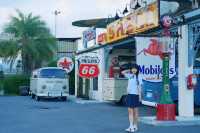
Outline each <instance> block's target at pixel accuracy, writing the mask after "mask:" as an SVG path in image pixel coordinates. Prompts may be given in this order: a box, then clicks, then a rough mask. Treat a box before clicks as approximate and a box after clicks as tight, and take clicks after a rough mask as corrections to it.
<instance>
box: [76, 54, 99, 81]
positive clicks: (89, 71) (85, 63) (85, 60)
mask: <svg viewBox="0 0 200 133" xmlns="http://www.w3.org/2000/svg"><path fill="white" fill-rule="evenodd" d="M79 63H80V66H79V76H80V77H83V78H95V77H97V76H98V75H99V67H98V63H99V58H98V57H91V56H82V57H81V58H80V59H79Z"/></svg>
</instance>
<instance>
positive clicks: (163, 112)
mask: <svg viewBox="0 0 200 133" xmlns="http://www.w3.org/2000/svg"><path fill="white" fill-rule="evenodd" d="M171 23H172V19H171V17H169V16H164V17H163V19H162V24H163V27H164V32H163V36H162V37H161V38H163V39H162V40H163V41H162V42H161V44H162V47H163V48H162V55H163V90H162V95H161V99H160V102H159V103H158V104H157V120H161V121H169V120H170V121H171V120H175V119H176V105H175V104H174V103H173V101H172V99H171V96H170V84H169V81H170V80H169V60H170V51H169V45H170V41H169V40H170V32H169V27H170V26H171Z"/></svg>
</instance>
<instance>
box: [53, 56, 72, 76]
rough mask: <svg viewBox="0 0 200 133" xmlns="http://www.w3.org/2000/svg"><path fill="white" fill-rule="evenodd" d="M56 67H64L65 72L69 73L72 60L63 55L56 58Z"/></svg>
mask: <svg viewBox="0 0 200 133" xmlns="http://www.w3.org/2000/svg"><path fill="white" fill-rule="evenodd" d="M57 67H61V68H63V69H65V70H66V72H67V73H70V72H71V71H72V70H73V68H74V62H73V61H72V59H71V58H69V57H63V58H61V59H59V60H58V62H57Z"/></svg>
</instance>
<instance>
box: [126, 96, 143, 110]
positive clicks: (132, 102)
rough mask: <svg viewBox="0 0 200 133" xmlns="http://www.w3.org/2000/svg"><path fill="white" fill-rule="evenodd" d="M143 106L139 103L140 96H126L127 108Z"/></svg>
mask: <svg viewBox="0 0 200 133" xmlns="http://www.w3.org/2000/svg"><path fill="white" fill-rule="evenodd" d="M140 105H141V103H140V101H139V95H136V94H128V95H127V96H126V106H127V107H129V108H135V107H139V106H140Z"/></svg>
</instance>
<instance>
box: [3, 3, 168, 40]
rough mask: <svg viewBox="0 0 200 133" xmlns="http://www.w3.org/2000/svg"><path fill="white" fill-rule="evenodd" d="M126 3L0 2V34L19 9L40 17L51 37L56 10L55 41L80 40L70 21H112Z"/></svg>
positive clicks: (76, 29)
mask: <svg viewBox="0 0 200 133" xmlns="http://www.w3.org/2000/svg"><path fill="white" fill-rule="evenodd" d="M148 1H151V0H148ZM128 3H130V0H0V32H2V29H3V26H4V25H5V24H6V23H8V22H9V20H10V16H15V15H16V14H15V10H16V9H19V10H20V11H22V12H23V13H25V14H29V13H33V15H39V16H41V19H42V20H44V21H45V22H46V23H47V26H48V27H49V28H50V29H51V32H52V34H55V15H54V11H55V10H58V11H60V12H61V13H60V14H59V15H57V17H56V18H57V19H56V20H57V21H56V25H57V28H56V29H57V30H56V31H57V32H56V37H59V38H61V37H66V38H67V37H81V36H82V31H83V30H85V28H79V27H75V26H72V22H73V21H77V20H85V19H93V18H107V17H110V16H113V17H114V16H115V14H116V11H117V12H118V13H119V10H121V12H123V10H124V9H125V7H126V6H127V4H128ZM169 7H171V6H167V8H166V7H164V8H163V9H168V8H169Z"/></svg>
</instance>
